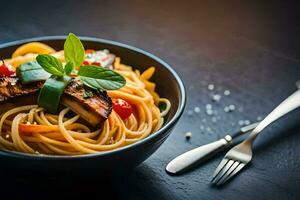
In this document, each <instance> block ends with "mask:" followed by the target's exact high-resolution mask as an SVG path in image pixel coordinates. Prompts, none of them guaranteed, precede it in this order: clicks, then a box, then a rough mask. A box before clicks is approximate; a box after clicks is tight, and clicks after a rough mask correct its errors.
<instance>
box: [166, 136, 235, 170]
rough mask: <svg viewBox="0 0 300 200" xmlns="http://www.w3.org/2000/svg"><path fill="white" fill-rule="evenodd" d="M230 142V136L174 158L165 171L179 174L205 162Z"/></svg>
mask: <svg viewBox="0 0 300 200" xmlns="http://www.w3.org/2000/svg"><path fill="white" fill-rule="evenodd" d="M231 141H232V137H231V136H230V135H226V136H225V137H224V138H222V139H219V140H217V141H215V142H212V143H209V144H206V145H203V146H200V147H197V148H195V149H192V150H190V151H188V152H186V153H184V154H181V155H180V156H177V157H176V158H174V159H173V160H172V161H171V162H170V163H169V164H168V165H167V167H166V171H167V172H169V173H170V174H179V173H181V172H184V171H185V170H187V169H189V168H191V167H193V166H195V165H196V164H200V163H201V162H203V161H206V160H207V159H209V158H210V157H211V156H213V155H215V154H216V153H217V152H219V151H221V150H222V149H223V148H225V147H226V146H228V145H229V144H230V142H231Z"/></svg>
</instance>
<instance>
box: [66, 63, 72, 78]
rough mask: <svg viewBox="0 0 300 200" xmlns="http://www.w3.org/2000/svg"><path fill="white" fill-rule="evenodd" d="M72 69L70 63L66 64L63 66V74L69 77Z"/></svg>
mask: <svg viewBox="0 0 300 200" xmlns="http://www.w3.org/2000/svg"><path fill="white" fill-rule="evenodd" d="M73 69H74V66H73V64H72V63H71V62H68V63H67V64H66V65H65V73H66V74H67V75H70V74H71V73H72V71H73Z"/></svg>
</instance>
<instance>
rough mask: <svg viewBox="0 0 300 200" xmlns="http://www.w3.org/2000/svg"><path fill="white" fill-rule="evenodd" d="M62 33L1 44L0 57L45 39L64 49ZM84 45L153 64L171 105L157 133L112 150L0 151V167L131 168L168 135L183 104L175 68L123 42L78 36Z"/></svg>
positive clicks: (125, 60)
mask: <svg viewBox="0 0 300 200" xmlns="http://www.w3.org/2000/svg"><path fill="white" fill-rule="evenodd" d="M64 40H65V37H64V36H50V37H39V38H32V39H26V40H19V41H16V42H10V43H6V44H2V45H0V58H9V57H10V56H11V54H12V53H13V52H14V51H15V50H16V48H17V47H18V46H20V45H22V44H24V43H28V42H32V41H40V42H44V43H46V44H48V45H50V46H51V47H53V48H55V49H56V50H61V49H63V44H64ZM81 40H82V42H83V44H84V47H85V48H86V49H108V50H110V52H112V53H114V54H116V55H117V56H120V57H121V59H122V63H125V64H129V65H132V66H134V67H135V68H137V69H140V70H145V69H146V68H147V67H149V66H155V67H156V72H155V75H154V76H153V79H152V80H153V81H154V82H155V83H156V84H157V90H158V93H159V94H160V95H161V96H162V97H165V98H168V99H169V100H170V101H171V103H172V107H171V110H170V112H169V114H168V116H167V117H166V119H165V124H164V125H163V127H162V128H161V129H160V130H159V131H157V132H156V133H154V134H152V135H150V136H149V137H147V138H145V139H144V140H142V141H139V142H137V143H135V144H132V145H129V146H125V147H122V148H119V149H116V150H113V151H108V152H103V153H97V154H87V155H78V156H52V155H49V156H48V155H47V156H39V155H30V154H25V153H18V152H11V151H0V167H1V168H5V169H13V170H21V171H23V170H34V171H36V170H45V171H48V172H49V171H57V170H67V171H70V170H72V171H75V172H76V171H78V170H82V172H84V171H85V172H87V171H89V172H93V171H94V170H97V171H98V172H99V171H106V170H107V169H112V170H117V171H120V170H122V169H128V168H133V167H135V166H137V165H138V164H140V163H141V162H143V161H144V160H145V159H147V158H148V157H149V156H150V155H151V154H152V153H153V152H154V151H155V150H156V149H157V148H158V147H159V146H160V145H161V144H162V143H163V142H164V141H165V140H166V138H167V137H168V136H169V134H170V132H171V130H172V129H173V128H174V126H175V124H176V123H177V121H178V120H179V118H180V116H181V114H182V112H183V109H184V106H185V89H184V86H183V83H182V81H181V80H180V78H179V76H178V75H177V74H176V72H175V71H174V70H173V69H172V68H171V67H170V66H169V65H168V64H167V63H165V62H164V61H162V60H161V59H159V58H158V57H156V56H154V55H152V54H150V53H148V52H145V51H143V50H141V49H138V48H135V47H132V46H128V45H125V44H121V43H117V42H113V41H109V40H103V39H97V38H90V37H81Z"/></svg>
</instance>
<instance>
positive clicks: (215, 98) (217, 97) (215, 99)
mask: <svg viewBox="0 0 300 200" xmlns="http://www.w3.org/2000/svg"><path fill="white" fill-rule="evenodd" d="M221 98H222V96H221V95H219V94H214V95H213V96H212V100H213V101H215V102H219V101H220V100H221Z"/></svg>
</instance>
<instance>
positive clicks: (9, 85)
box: [0, 77, 43, 114]
mask: <svg viewBox="0 0 300 200" xmlns="http://www.w3.org/2000/svg"><path fill="white" fill-rule="evenodd" d="M42 86H43V82H36V83H33V84H28V85H22V83H21V82H20V81H19V80H18V78H17V77H2V78H0V114H1V113H4V112H6V111H8V110H10V109H12V108H15V107H18V106H22V105H31V104H36V100H37V97H38V91H39V89H40V88H41V87H42Z"/></svg>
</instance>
